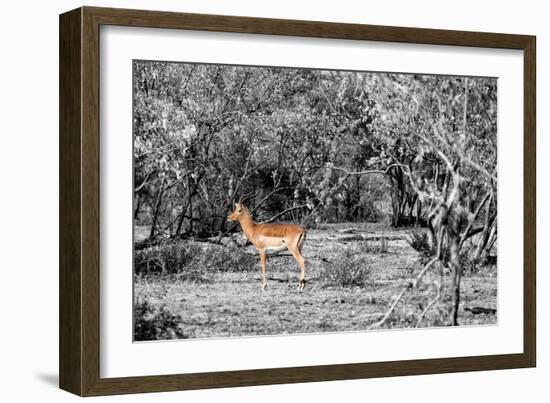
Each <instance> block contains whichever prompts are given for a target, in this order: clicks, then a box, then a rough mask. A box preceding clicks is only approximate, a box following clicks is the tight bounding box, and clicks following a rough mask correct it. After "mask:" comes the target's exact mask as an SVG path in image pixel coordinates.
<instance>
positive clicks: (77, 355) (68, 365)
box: [59, 10, 83, 394]
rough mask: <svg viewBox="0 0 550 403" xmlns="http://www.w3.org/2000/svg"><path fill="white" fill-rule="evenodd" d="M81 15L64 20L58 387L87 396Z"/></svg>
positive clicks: (61, 41) (76, 12)
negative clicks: (82, 259)
mask: <svg viewBox="0 0 550 403" xmlns="http://www.w3.org/2000/svg"><path fill="white" fill-rule="evenodd" d="M80 21H81V11H80V10H74V11H71V12H69V13H66V14H63V15H61V16H60V18H59V22H60V27H59V66H60V68H59V386H60V387H61V388H62V389H65V390H67V391H69V392H72V393H76V394H82V389H81V381H80V380H81V376H82V366H83V362H82V355H81V353H82V350H83V345H82V327H81V324H82V310H81V309H82V306H81V292H82V288H81V285H82V267H81V266H80V257H81V253H82V249H81V239H80V235H81V229H82V228H81V224H80V216H81V209H80V196H81V194H80V191H81V175H80V156H81V153H80V149H81V148H80V146H81V143H80V142H81V138H80V128H81V115H80V113H81V110H82V104H81V98H80V83H81V76H82V70H81V67H82V65H81V51H82V49H81V46H80V45H81V42H80Z"/></svg>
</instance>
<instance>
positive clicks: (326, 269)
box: [320, 248, 371, 287]
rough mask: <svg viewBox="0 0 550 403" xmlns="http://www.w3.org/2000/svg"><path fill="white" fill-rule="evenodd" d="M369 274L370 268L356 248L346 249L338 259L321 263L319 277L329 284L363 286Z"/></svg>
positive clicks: (367, 280)
mask: <svg viewBox="0 0 550 403" xmlns="http://www.w3.org/2000/svg"><path fill="white" fill-rule="evenodd" d="M370 276H371V268H370V266H369V265H368V264H367V261H366V259H365V257H364V256H363V257H361V255H360V250H358V249H356V248H349V249H346V250H345V251H344V253H343V254H342V255H341V256H338V260H336V261H331V262H328V261H327V262H323V263H322V265H321V273H320V278H321V280H322V281H324V282H325V284H326V285H329V286H341V287H353V286H357V287H364V286H365V285H367V284H368V282H369V279H370Z"/></svg>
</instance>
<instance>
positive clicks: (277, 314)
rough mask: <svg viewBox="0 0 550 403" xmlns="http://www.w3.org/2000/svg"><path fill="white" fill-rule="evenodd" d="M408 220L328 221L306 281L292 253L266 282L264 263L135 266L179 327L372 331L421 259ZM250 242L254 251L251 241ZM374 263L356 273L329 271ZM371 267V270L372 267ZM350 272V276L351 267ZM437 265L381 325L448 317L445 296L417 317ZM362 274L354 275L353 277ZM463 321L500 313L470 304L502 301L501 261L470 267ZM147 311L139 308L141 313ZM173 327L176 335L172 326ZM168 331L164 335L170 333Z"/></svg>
mask: <svg viewBox="0 0 550 403" xmlns="http://www.w3.org/2000/svg"><path fill="white" fill-rule="evenodd" d="M408 232H409V230H408V229H399V230H395V229H391V228H389V227H387V226H385V225H382V224H357V223H348V224H324V225H322V226H320V227H319V228H317V229H311V230H308V234H307V240H306V244H305V246H304V249H303V255H304V257H305V259H306V265H307V270H306V279H307V285H306V289H305V290H304V291H303V292H300V291H299V290H298V274H299V269H298V266H297V264H296V262H295V261H294V260H293V258H292V257H291V256H270V257H268V266H267V267H268V268H267V271H268V288H267V289H266V290H265V291H262V290H261V289H260V284H261V276H260V264H259V258H257V260H258V261H257V265H256V266H257V270H252V271H246V272H223V271H211V272H208V273H206V276H207V280H208V281H200V282H197V281H182V280H178V279H177V277H174V276H169V275H155V276H136V281H135V288H134V290H135V299H136V301H141V302H143V301H146V302H147V304H148V305H149V306H150V307H151V309H153V310H155V309H161V307H162V309H163V310H164V311H165V312H168V313H169V314H170V315H174V317H173V319H174V321H175V322H177V324H176V326H177V327H178V329H180V333H178V336H177V337H190V338H202V337H235V336H251V335H277V334H292V333H317V332H336V331H365V330H367V329H368V328H369V326H371V325H372V324H373V323H375V322H377V321H379V320H380V319H381V318H382V317H383V315H384V314H385V313H386V312H387V311H388V309H389V307H390V305H391V303H392V302H393V301H394V298H395V296H396V294H398V293H399V292H400V291H401V290H402V289H403V286H404V285H405V284H407V282H408V281H409V280H410V279H413V278H414V277H416V275H417V274H418V272H419V271H420V270H421V268H422V261H421V260H420V258H419V253H418V252H417V251H415V250H414V249H412V248H411V246H410V245H409V243H408V242H407V236H408ZM248 248H249V249H247V252H249V253H253V248H252V247H251V246H249V247H248ZM356 262H360V263H361V265H362V266H363V269H364V271H365V273H363V272H358V274H357V276H358V277H357V278H356V279H355V280H357V281H347V280H350V279H349V278H347V277H346V276H347V274H348V273H347V272H345V273H340V277H339V276H336V277H333V276H331V275H327V272H330V271H338V270H340V269H342V268H344V270H356V268H355V267H349V265H354V264H356ZM363 269H362V270H363ZM342 275H343V277H342ZM437 279H438V276H436V275H435V273H434V274H433V275H432V274H428V276H427V277H426V278H425V281H424V282H423V283H421V284H420V287H419V289H418V290H409V291H407V292H406V293H405V294H404V296H403V299H402V300H401V301H400V302H399V303H398V304H397V305H396V308H395V310H394V311H393V313H392V315H391V316H390V317H389V318H388V320H387V321H386V322H385V323H384V325H383V326H382V327H386V328H388V327H391V328H401V327H416V326H420V327H425V326H442V325H444V324H445V320H446V312H447V311H446V309H447V306H448V304H446V301H441V302H438V303H436V304H435V305H434V306H433V307H432V308H431V309H430V310H429V311H428V312H427V314H426V316H425V317H424V319H423V320H422V322H421V323H420V324H418V318H419V315H420V313H421V312H422V311H423V309H424V308H425V307H426V306H427V305H428V303H429V301H430V300H431V299H432V298H433V297H434V296H435V295H436V290H437V287H436V286H435V285H434V283H433V281H436V280H437ZM351 280H354V279H351ZM461 300H462V302H461V307H460V311H459V322H460V325H480V324H496V321H497V316H496V314H495V313H481V314H477V315H474V314H472V313H471V312H469V311H468V310H464V308H472V307H482V308H492V309H496V308H497V277H496V268H494V267H493V268H490V269H486V270H477V271H476V272H475V273H471V272H468V273H466V275H465V276H464V278H463V281H462V287H461ZM136 319H138V318H136ZM165 337H169V336H165ZM165 337H163V336H159V337H158V338H165Z"/></svg>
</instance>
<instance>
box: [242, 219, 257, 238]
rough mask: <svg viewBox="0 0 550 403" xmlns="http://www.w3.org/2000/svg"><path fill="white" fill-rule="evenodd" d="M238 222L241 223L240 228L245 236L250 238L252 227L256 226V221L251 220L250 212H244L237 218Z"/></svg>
mask: <svg viewBox="0 0 550 403" xmlns="http://www.w3.org/2000/svg"><path fill="white" fill-rule="evenodd" d="M239 224H241V229H242V230H243V232H244V234H245V235H246V237H247V238H248V239H249V240H250V239H251V236H252V233H253V231H254V227H255V226H256V223H255V222H254V220H252V217H251V216H250V214H248V213H247V214H244V215H243V217H242V218H241V219H240V220H239Z"/></svg>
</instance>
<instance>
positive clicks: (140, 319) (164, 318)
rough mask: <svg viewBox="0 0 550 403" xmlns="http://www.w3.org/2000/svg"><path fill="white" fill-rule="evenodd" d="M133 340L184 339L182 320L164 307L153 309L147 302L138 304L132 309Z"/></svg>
mask: <svg viewBox="0 0 550 403" xmlns="http://www.w3.org/2000/svg"><path fill="white" fill-rule="evenodd" d="M134 313H135V322H134V340H136V341H147V340H166V339H186V338H188V336H186V335H185V333H184V332H183V328H182V318H181V316H180V315H174V314H172V313H171V312H169V311H168V310H167V309H166V307H164V306H162V307H160V308H154V307H153V306H151V305H150V304H149V303H148V302H147V301H144V302H138V303H136V305H135V307H134Z"/></svg>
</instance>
